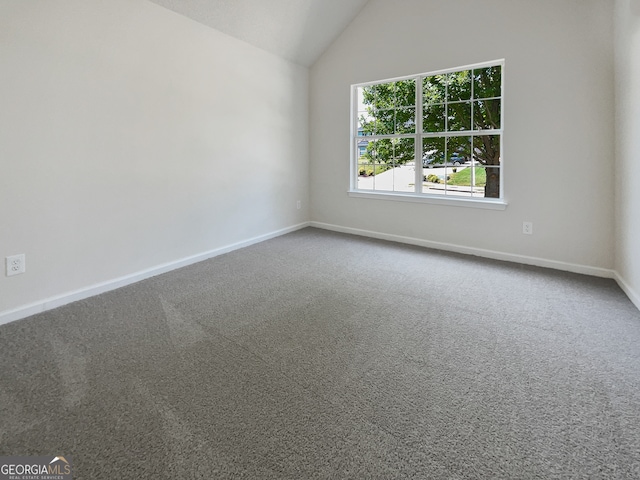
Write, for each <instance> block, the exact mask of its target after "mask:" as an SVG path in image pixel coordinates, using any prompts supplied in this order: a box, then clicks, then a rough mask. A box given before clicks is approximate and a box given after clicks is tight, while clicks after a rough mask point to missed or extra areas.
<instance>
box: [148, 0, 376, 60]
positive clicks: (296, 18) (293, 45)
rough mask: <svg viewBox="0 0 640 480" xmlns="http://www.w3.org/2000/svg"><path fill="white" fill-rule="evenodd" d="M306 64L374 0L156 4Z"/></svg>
mask: <svg viewBox="0 0 640 480" xmlns="http://www.w3.org/2000/svg"><path fill="white" fill-rule="evenodd" d="M150 1H152V2H154V3H157V4H158V5H161V6H163V7H165V8H168V9H169V10H173V11H174V12H176V13H179V14H181V15H184V16H186V17H189V18H191V19H192V20H195V21H197V22H199V23H202V24H204V25H208V26H209V27H213V28H215V29H216V30H219V31H221V32H224V33H226V34H228V35H231V36H233V37H236V38H238V39H240V40H244V41H245V42H247V43H250V44H252V45H254V46H256V47H259V48H262V49H264V50H267V51H269V52H271V53H274V54H276V55H278V56H280V57H282V58H285V59H287V60H290V61H293V62H295V63H298V64H300V65H304V66H311V65H312V64H313V63H314V62H315V61H316V60H317V59H318V57H320V55H322V53H323V52H324V51H325V50H326V48H327V47H328V46H329V45H330V44H331V42H333V40H334V39H335V38H336V37H337V36H338V35H339V34H340V33H341V32H342V31H343V30H344V29H345V27H346V26H347V25H348V24H349V23H350V22H351V21H352V20H353V19H354V18H355V17H356V15H357V14H358V13H359V12H360V10H361V9H362V8H363V7H364V5H365V4H366V3H367V1H368V0H150Z"/></svg>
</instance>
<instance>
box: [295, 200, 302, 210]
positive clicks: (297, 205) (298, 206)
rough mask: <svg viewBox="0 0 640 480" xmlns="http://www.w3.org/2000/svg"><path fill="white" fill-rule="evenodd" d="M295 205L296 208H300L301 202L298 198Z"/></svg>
mask: <svg viewBox="0 0 640 480" xmlns="http://www.w3.org/2000/svg"><path fill="white" fill-rule="evenodd" d="M296 207H297V209H298V210H300V209H301V208H302V202H301V201H300V200H298V201H297V202H296Z"/></svg>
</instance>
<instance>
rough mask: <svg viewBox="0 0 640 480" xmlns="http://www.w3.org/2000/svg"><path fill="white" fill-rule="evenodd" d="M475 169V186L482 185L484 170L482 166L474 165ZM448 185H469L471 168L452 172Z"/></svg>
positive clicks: (484, 175) (484, 178)
mask: <svg viewBox="0 0 640 480" xmlns="http://www.w3.org/2000/svg"><path fill="white" fill-rule="evenodd" d="M475 169H476V187H484V184H485V183H486V172H485V170H484V167H475ZM447 183H448V184H449V185H462V186H471V168H465V169H464V170H461V171H459V172H458V173H454V174H452V175H451V176H450V178H449V181H448V182H447Z"/></svg>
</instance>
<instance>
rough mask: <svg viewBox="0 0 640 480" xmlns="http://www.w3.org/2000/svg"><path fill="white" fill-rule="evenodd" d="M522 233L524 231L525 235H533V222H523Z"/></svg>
mask: <svg viewBox="0 0 640 480" xmlns="http://www.w3.org/2000/svg"><path fill="white" fill-rule="evenodd" d="M522 233H524V234H525V235H533V223H532V222H522Z"/></svg>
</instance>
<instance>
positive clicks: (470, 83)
mask: <svg viewBox="0 0 640 480" xmlns="http://www.w3.org/2000/svg"><path fill="white" fill-rule="evenodd" d="M501 76H502V69H501V67H500V66H499V65H497V66H491V67H486V68H480V69H474V70H463V71H459V72H453V73H448V74H442V75H432V76H428V77H425V78H423V81H422V99H423V106H422V108H423V112H422V114H423V125H422V132H423V133H432V134H435V135H429V136H425V137H424V139H423V148H422V151H423V155H425V156H431V157H433V158H434V161H433V163H434V164H438V163H439V164H443V163H445V158H447V157H448V158H451V156H452V154H454V153H457V155H458V156H462V157H464V158H466V159H471V157H472V156H473V158H474V159H475V161H476V162H478V163H480V164H482V165H484V167H485V171H486V184H485V197H494V198H495V197H499V196H500V168H498V166H499V165H500V136H499V135H483V134H482V133H481V132H482V130H493V129H500V125H501V118H500V111H501V95H502V78H501ZM415 97H416V82H415V80H413V79H411V80H402V81H397V82H389V83H383V84H377V85H371V86H367V87H364V88H363V89H362V100H363V104H364V105H365V106H366V113H363V114H361V115H360V128H361V130H362V134H363V135H399V134H415V133H416V121H415ZM458 131H474V133H473V135H446V136H445V135H443V136H438V135H437V133H442V132H458ZM363 157H364V158H365V159H367V160H368V161H371V162H372V163H380V164H387V165H391V166H395V165H401V164H404V163H407V162H409V161H413V160H414V157H415V150H414V139H413V138H393V139H379V140H373V141H371V142H369V144H368V146H367V151H366V152H365V154H364V155H363Z"/></svg>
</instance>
